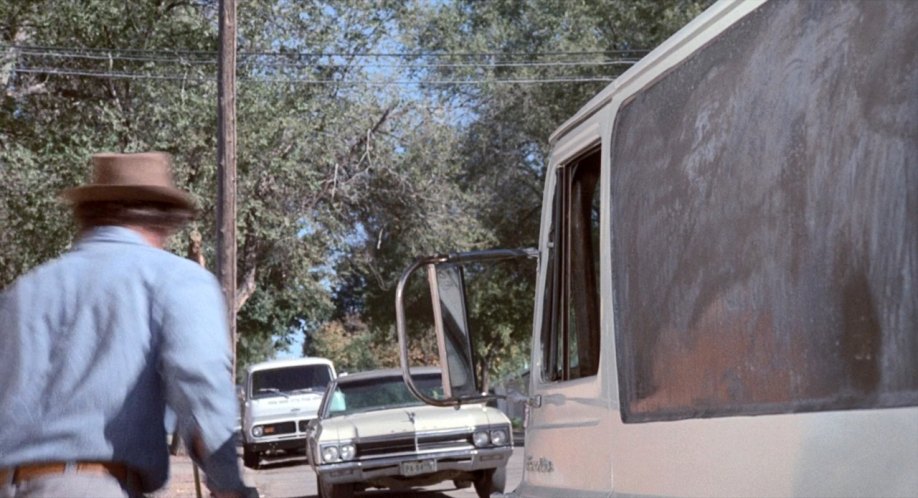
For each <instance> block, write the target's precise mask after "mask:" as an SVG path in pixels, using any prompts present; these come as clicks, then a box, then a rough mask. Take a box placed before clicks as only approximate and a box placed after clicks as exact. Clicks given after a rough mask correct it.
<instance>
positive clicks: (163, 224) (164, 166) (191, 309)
mask: <svg viewBox="0 0 918 498" xmlns="http://www.w3.org/2000/svg"><path fill="white" fill-rule="evenodd" d="M93 165H94V171H93V173H94V174H93V182H92V183H90V184H88V185H83V186H80V187H77V188H73V189H69V190H66V191H64V192H63V193H62V197H63V198H64V199H65V200H67V201H68V202H69V203H70V204H71V206H72V207H73V213H74V217H75V219H76V222H77V225H78V227H79V237H78V240H77V241H76V243H75V244H74V245H73V247H72V248H71V249H70V250H69V251H67V252H66V253H65V254H64V255H62V256H61V257H59V258H58V259H55V260H53V261H50V262H48V263H45V264H44V265H42V266H40V267H38V268H36V269H34V270H32V271H31V272H29V273H28V274H26V275H24V276H22V277H20V278H19V279H18V280H17V281H16V282H14V283H13V285H12V286H10V287H9V288H8V289H6V290H5V291H4V293H3V294H2V295H0V379H2V380H0V406H2V407H3V409H2V410H0V497H2V498H7V497H17V498H20V497H33V496H43V497H44V496H52V497H53V496H68V497H77V496H87V497H88V496H92V497H98V498H107V497H113V498H114V497H118V498H123V497H129V498H133V497H137V496H140V495H141V494H142V493H146V492H150V491H154V490H156V489H158V488H160V487H162V486H163V485H164V484H165V482H166V480H167V478H168V465H169V456H168V452H167V447H166V435H165V429H164V423H163V414H164V410H165V407H166V405H167V404H168V405H169V406H170V407H171V408H172V409H173V410H174V411H175V413H176V414H177V418H178V427H179V433H180V435H181V437H182V438H183V440H184V441H187V442H188V451H189V454H190V455H191V457H192V458H193V459H194V460H195V461H196V462H197V463H198V464H199V465H200V466H201V468H202V469H203V470H204V473H205V474H206V475H207V485H208V487H209V488H210V490H211V492H212V493H213V494H214V495H215V496H218V497H223V496H226V497H237V496H238V497H244V496H249V495H251V494H257V493H254V489H251V488H246V487H245V485H244V484H243V482H242V480H241V478H240V474H239V467H238V463H237V458H236V451H235V445H234V440H233V429H234V424H235V419H236V412H237V409H238V408H237V407H236V402H235V396H234V390H233V384H232V379H231V373H230V372H231V357H230V348H229V339H228V332H227V326H226V308H225V304H224V301H223V298H222V295H221V293H220V288H219V286H218V284H217V282H216V280H215V279H214V277H213V275H211V274H210V273H208V272H207V271H206V270H204V269H203V268H201V267H200V266H199V265H197V264H195V263H194V262H192V261H190V260H186V259H184V258H180V257H178V256H175V255H173V254H171V253H169V252H167V251H165V250H163V247H164V245H165V244H166V240H167V239H168V237H169V236H170V235H172V234H173V233H174V232H175V231H176V230H178V229H179V228H181V227H182V226H183V225H184V224H185V223H187V222H188V221H189V220H190V219H191V218H192V217H193V213H194V203H193V202H192V200H191V198H190V197H189V196H188V194H187V193H185V192H183V191H181V190H179V189H177V188H175V186H174V185H173V182H172V172H171V161H170V158H169V156H168V155H166V154H162V153H142V154H98V155H95V156H93Z"/></svg>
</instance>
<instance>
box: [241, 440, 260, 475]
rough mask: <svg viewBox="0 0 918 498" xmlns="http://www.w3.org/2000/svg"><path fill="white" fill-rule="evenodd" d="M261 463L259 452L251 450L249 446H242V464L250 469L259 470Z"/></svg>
mask: <svg viewBox="0 0 918 498" xmlns="http://www.w3.org/2000/svg"><path fill="white" fill-rule="evenodd" d="M260 461H261V455H259V454H258V452H257V451H254V450H252V449H250V448H249V447H248V446H246V445H243V446H242V464H243V465H245V466H246V467H248V468H250V469H255V470H258V462H260Z"/></svg>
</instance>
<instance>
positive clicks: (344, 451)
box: [338, 444, 357, 460]
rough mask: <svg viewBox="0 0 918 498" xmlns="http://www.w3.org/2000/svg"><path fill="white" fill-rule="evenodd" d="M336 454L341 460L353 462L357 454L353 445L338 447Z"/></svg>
mask: <svg viewBox="0 0 918 498" xmlns="http://www.w3.org/2000/svg"><path fill="white" fill-rule="evenodd" d="M338 453H339V454H340V455H341V459H342V460H353V459H354V456H355V455H356V454H357V448H355V447H354V445H353V444H342V445H341V446H339V447H338Z"/></svg>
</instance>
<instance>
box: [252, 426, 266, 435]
mask: <svg viewBox="0 0 918 498" xmlns="http://www.w3.org/2000/svg"><path fill="white" fill-rule="evenodd" d="M264 433H265V430H264V428H262V426H260V425H256V426H255V427H252V435H253V436H255V437H261V435H262V434H264Z"/></svg>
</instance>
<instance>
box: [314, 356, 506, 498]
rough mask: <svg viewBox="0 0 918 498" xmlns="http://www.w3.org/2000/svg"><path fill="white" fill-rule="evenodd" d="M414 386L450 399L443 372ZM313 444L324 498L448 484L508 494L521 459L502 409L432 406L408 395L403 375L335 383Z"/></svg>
mask: <svg viewBox="0 0 918 498" xmlns="http://www.w3.org/2000/svg"><path fill="white" fill-rule="evenodd" d="M412 379H413V380H414V382H415V385H417V386H418V387H419V388H420V389H421V390H422V391H423V392H424V393H425V394H428V395H432V396H435V397H436V396H442V388H441V385H442V383H441V377H440V370H439V369H436V368H430V367H425V368H420V369H414V370H413V371H412ZM307 444H308V453H309V461H310V464H311V465H312V467H313V469H314V470H315V472H316V476H317V478H318V483H319V495H320V496H321V497H323V498H340V497H350V496H352V495H353V494H354V492H356V491H363V490H365V489H367V488H370V487H376V488H390V489H406V488H410V487H414V486H429V485H432V484H437V483H439V482H442V481H447V480H452V481H453V482H454V483H455V484H456V486H457V487H468V486H470V485H472V484H474V485H475V491H476V492H477V493H478V496H479V497H487V496H490V495H491V493H492V492H502V491H503V489H504V483H505V480H506V466H507V461H508V460H509V458H510V455H511V454H512V453H513V441H512V432H511V427H510V420H509V419H508V418H507V417H506V416H505V415H504V414H503V413H502V412H501V411H500V410H498V409H496V408H492V407H488V406H485V405H481V404H472V405H463V406H461V407H459V408H452V407H436V406H428V405H426V404H424V403H423V402H421V401H419V400H417V399H416V398H415V397H414V396H413V395H412V394H411V393H410V392H409V391H408V388H407V387H406V386H405V383H404V380H403V379H402V373H401V371H400V370H375V371H371V372H361V373H356V374H351V375H347V376H342V377H339V378H338V379H337V380H335V381H334V382H332V383H331V384H330V385H329V387H328V390H327V391H326V393H325V397H324V398H323V400H322V406H321V408H320V409H319V417H318V419H317V420H316V421H315V422H313V423H311V424H309V434H308V438H307Z"/></svg>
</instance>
